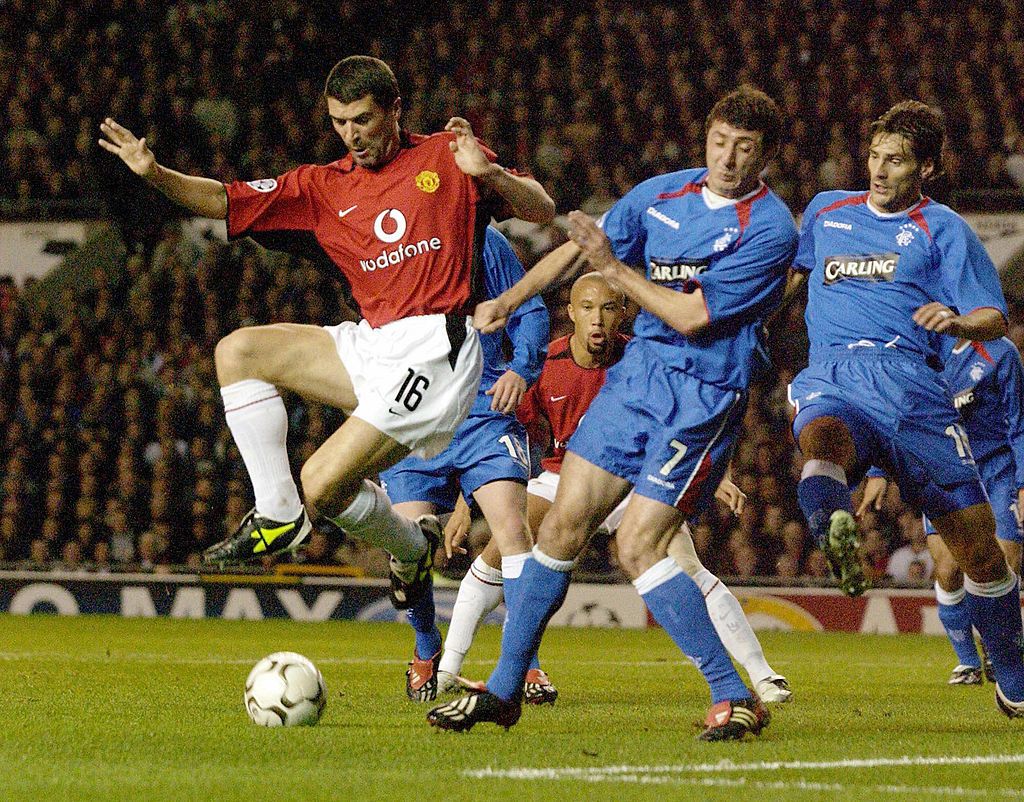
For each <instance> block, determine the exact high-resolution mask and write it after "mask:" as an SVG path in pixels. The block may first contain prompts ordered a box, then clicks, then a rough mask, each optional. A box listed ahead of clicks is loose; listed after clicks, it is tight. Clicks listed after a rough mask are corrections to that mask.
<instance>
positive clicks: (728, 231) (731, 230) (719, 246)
mask: <svg viewBox="0 0 1024 802" xmlns="http://www.w3.org/2000/svg"><path fill="white" fill-rule="evenodd" d="M739 233H740V230H739V229H738V228H736V227H735V226H727V227H726V228H724V229H722V236H720V237H719V238H718V239H716V240H715V244H714V249H715V253H721V252H722V251H724V250H725V249H726V248H728V247H729V245H731V244H732V242H733V241H734V240H735V239H736V237H737V236H738V235H739Z"/></svg>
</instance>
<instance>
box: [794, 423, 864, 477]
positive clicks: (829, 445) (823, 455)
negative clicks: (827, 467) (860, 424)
mask: <svg viewBox="0 0 1024 802" xmlns="http://www.w3.org/2000/svg"><path fill="white" fill-rule="evenodd" d="M800 450H801V451H802V452H803V454H804V456H805V457H806V458H807V459H821V460H828V461H829V462H834V463H835V464H836V465H839V466H841V467H842V468H843V469H844V470H847V471H849V470H852V468H853V466H854V464H855V463H856V461H857V449H856V447H855V446H854V443H853V437H852V435H851V434H850V430H849V429H847V428H846V424H845V423H843V422H842V421H841V420H839V418H832V417H829V416H824V417H821V418H815V419H814V420H812V421H811V422H810V423H808V424H807V425H806V426H804V428H803V429H802V430H801V431H800Z"/></svg>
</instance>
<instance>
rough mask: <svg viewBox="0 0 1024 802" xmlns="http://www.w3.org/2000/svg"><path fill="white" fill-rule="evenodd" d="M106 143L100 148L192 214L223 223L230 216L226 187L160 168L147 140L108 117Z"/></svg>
mask: <svg viewBox="0 0 1024 802" xmlns="http://www.w3.org/2000/svg"><path fill="white" fill-rule="evenodd" d="M100 131H101V132H102V133H103V136H104V137H105V138H104V139H100V140H99V145H100V147H101V148H103V149H104V150H106V151H108V152H109V153H113V154H114V155H115V156H117V157H118V158H119V159H121V161H123V162H124V163H125V164H126V165H128V169H130V170H131V171H132V172H133V173H135V175H137V176H139V177H141V178H144V179H146V181H148V182H149V183H150V184H152V185H153V186H154V187H156V188H157V189H158V190H160V191H161V192H162V193H163V194H164V195H166V196H167V197H168V198H170V199H171V200H172V201H174V202H175V203H177V204H180V205H181V206H184V207H185V208H186V209H188V210H189V211H190V212H192V213H193V214H198V215H202V216H203V217H210V218H213V219H214V220H223V219H225V218H226V217H227V214H228V195H227V191H226V190H225V189H224V185H223V184H222V183H220V181H215V180H214V179H212V178H203V177H201V176H196V175H185V174H184V173H179V172H177V171H176V170H169V169H167V168H166V167H163V166H161V165H160V164H159V163H158V162H157V160H156V157H155V156H154V155H153V151H151V150H150V149H149V145H147V144H146V138H145V137H142V139H139V138H138V137H136V136H135V134H133V133H132V132H131V131H129V130H128V129H127V128H125V127H124V126H123V125H120V124H119V123H118V122H117V121H116V120H113V119H111V118H110V117H107V118H106V119H105V120H104V121H103V122H102V123H100Z"/></svg>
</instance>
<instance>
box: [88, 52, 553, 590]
mask: <svg viewBox="0 0 1024 802" xmlns="http://www.w3.org/2000/svg"><path fill="white" fill-rule="evenodd" d="M324 94H325V98H326V102H327V109H328V113H329V115H330V118H331V123H332V125H333V126H334V129H335V131H336V132H337V133H338V135H339V136H340V137H341V139H342V140H343V141H344V143H345V146H346V147H347V148H348V151H349V153H348V155H347V156H346V157H345V158H343V159H341V160H339V161H336V162H333V163H331V164H327V165H303V166H301V167H298V168H296V169H294V170H290V171H289V172H287V173H285V174H284V175H282V176H279V177H278V178H276V179H262V180H259V181H249V182H235V183H232V184H229V185H226V186H225V185H224V184H221V183H220V182H219V181H215V180H213V179H210V178H201V177H198V176H188V175H183V174H182V173H178V172H175V171H173V170H169V169H167V168H165V167H163V166H161V165H160V164H158V163H157V162H156V159H155V157H154V155H153V153H152V152H151V151H150V149H149V147H148V146H147V145H146V140H145V138H143V139H137V138H136V137H135V136H134V135H133V134H132V133H131V132H130V131H129V130H127V129H126V128H124V127H122V126H120V125H118V124H117V123H116V122H115V121H113V120H111V119H107V120H105V121H104V123H103V124H102V125H101V126H100V128H101V131H102V132H103V134H104V137H105V139H101V140H100V144H101V146H102V147H103V148H104V149H106V150H107V151H109V152H111V153H114V154H116V155H118V156H119V157H120V158H121V159H122V160H123V161H124V162H125V164H127V165H128V167H129V168H130V169H131V170H132V171H133V172H135V173H136V174H138V175H140V176H142V177H143V178H145V179H146V180H147V181H149V182H150V183H151V184H153V186H155V187H156V188H157V189H159V190H160V191H162V192H163V193H164V194H165V195H167V196H168V197H169V198H171V199H172V200H174V201H176V202H178V203H180V204H181V205H183V206H185V207H186V208H187V209H189V210H190V211H192V212H194V213H196V214H200V215H203V216H206V217H213V218H217V219H226V220H227V225H228V234H229V235H230V236H231V237H232V238H235V237H241V236H250V237H252V238H253V239H255V240H257V241H258V242H261V243H263V244H265V245H267V246H269V247H274V248H279V249H283V250H287V251H289V252H292V253H298V254H301V255H307V256H312V257H319V258H323V257H325V256H326V257H327V258H328V259H330V260H331V261H332V262H333V263H334V265H335V266H336V267H337V268H338V270H339V273H340V274H341V276H340V277H341V278H342V279H343V280H345V281H347V282H348V283H349V284H350V285H351V288H352V295H353V297H354V298H355V301H356V303H357V304H358V305H359V307H360V311H361V313H362V315H363V318H364V319H363V320H361V321H360V322H359V323H358V324H356V323H352V322H347V323H342V324H341V325H339V326H333V327H328V328H320V327H317V326H304V325H297V324H276V325H270V326H257V327H252V328H244V329H239V330H237V331H235V332H232V333H231V334H229V335H228V336H227V337H225V338H224V339H222V340H221V341H220V342H219V343H218V344H217V350H216V365H217V378H218V380H219V381H220V384H221V394H222V395H223V397H224V405H225V410H226V417H227V421H228V426H229V427H230V429H231V432H232V435H233V436H234V438H235V443H236V444H237V445H238V448H239V451H240V452H241V454H242V458H243V460H244V461H245V465H246V468H247V470H248V471H249V475H250V478H251V479H252V482H253V488H254V491H255V496H256V505H255V507H254V508H253V510H252V511H251V512H250V514H249V515H248V516H246V518H245V520H244V521H243V522H242V524H241V526H240V527H239V528H238V531H237V532H236V533H235V534H234V535H233V536H232V537H230V538H228V539H227V540H225V541H223V542H222V543H219V544H217V545H216V546H214V547H212V548H211V549H210V550H208V552H207V554H206V555H205V558H206V560H207V561H208V562H215V563H231V562H238V561H242V560H247V559H254V558H259V557H262V556H264V555H267V554H274V553H278V552H282V551H287V550H292V549H295V548H297V547H298V546H299V545H300V544H301V543H302V542H303V541H304V540H305V538H306V537H307V534H308V532H309V530H310V521H309V517H308V515H307V514H306V511H305V509H304V508H303V506H302V503H301V501H300V499H299V495H298V492H297V489H296V486H295V482H294V480H293V478H292V476H291V472H290V469H289V465H288V455H287V450H286V442H285V440H286V436H287V429H288V427H287V416H286V413H285V408H284V403H283V402H282V400H281V398H280V395H279V388H286V389H288V390H291V391H293V392H296V393H298V394H299V395H301V396H303V397H305V398H308V399H311V400H316V401H320V402H323V403H328V404H331V405H333V406H336V407H339V408H341V409H342V410H344V411H345V412H346V413H347V414H348V415H349V417H348V419H347V420H346V421H345V423H344V424H343V425H342V426H341V427H340V428H339V429H338V430H337V431H336V432H334V433H333V434H332V435H331V436H330V437H329V438H328V440H327V441H326V442H325V443H324V444H323V445H322V446H321V447H320V448H319V449H318V450H317V451H316V453H315V454H313V456H312V457H311V458H310V459H309V460H308V461H307V462H306V463H305V465H303V467H302V477H301V478H302V486H303V490H304V492H305V498H306V502H307V504H313V505H314V506H316V507H317V508H318V509H319V510H320V511H322V512H324V513H326V514H328V515H330V516H332V519H333V520H334V521H335V522H336V523H337V524H338V525H339V526H341V527H342V528H343V529H345V530H346V531H347V532H348V533H350V534H352V535H354V536H356V537H358V538H360V539H362V540H365V541H367V542H369V543H372V544H375V545H379V546H381V547H383V548H385V549H386V550H387V551H388V552H390V553H391V555H392V601H393V602H395V604H396V606H401V607H407V606H409V605H410V604H412V603H413V602H414V601H415V599H416V597H417V595H418V594H420V593H422V591H423V590H424V588H425V586H426V577H427V575H428V570H429V565H430V563H431V561H432V557H433V546H435V545H436V541H437V539H438V537H439V529H438V527H437V523H436V520H434V519H423V521H422V522H413V521H410V520H408V519H406V518H404V517H402V516H400V515H398V514H396V513H395V512H394V510H393V509H392V508H391V504H390V503H389V501H388V499H387V496H386V495H385V494H384V493H383V491H382V490H381V489H380V488H379V487H377V486H376V485H375V484H373V483H372V482H370V481H369V480H368V479H367V478H366V477H368V476H373V475H375V474H376V473H378V472H379V471H381V470H383V469H384V468H387V467H389V466H391V465H393V464H395V463H396V462H398V461H399V460H400V459H402V458H403V457H405V456H406V455H407V454H410V453H416V454H420V455H423V456H432V455H434V454H436V453H438V452H439V451H441V450H442V449H443V448H444V447H445V446H446V445H447V444H448V442H449V441H450V440H451V438H452V434H453V433H454V431H455V430H456V428H457V427H458V426H459V424H460V423H461V422H462V420H463V419H464V418H465V417H466V414H467V413H468V412H469V409H470V407H471V405H472V403H473V399H474V396H475V393H476V388H477V384H478V383H479V380H480V370H481V367H480V366H481V357H480V345H479V341H478V338H477V335H476V332H475V330H474V329H473V328H472V326H471V325H470V324H469V321H468V318H467V313H468V312H469V311H470V309H471V304H472V303H473V302H474V300H475V298H474V293H475V288H476V287H478V286H480V284H479V282H480V276H479V275H478V274H479V271H480V269H481V264H482V260H481V250H482V247H483V242H484V233H485V229H486V226H487V223H488V221H489V220H490V218H491V216H492V215H497V216H510V215H518V216H520V217H523V218H525V219H528V220H534V221H540V222H544V221H547V220H549V219H550V218H551V216H552V215H553V213H554V204H553V202H552V201H551V199H550V198H549V197H548V196H547V194H546V193H545V192H544V189H543V188H542V187H541V186H540V184H538V183H537V182H536V181H534V180H533V179H532V178H529V177H528V176H522V175H518V174H516V173H514V172H512V171H509V170H505V169H503V168H501V167H500V166H498V165H497V164H496V163H495V162H496V157H495V155H494V154H493V153H491V152H490V151H488V150H487V149H485V148H484V147H482V146H481V145H480V144H479V143H478V142H477V141H476V139H475V138H474V137H473V132H472V130H471V129H470V126H469V124H468V123H467V122H466V121H465V120H463V119H461V118H458V117H455V118H452V119H451V120H450V121H449V122H448V124H447V126H446V132H444V133H439V134H434V135H432V136H420V135H416V134H410V133H408V132H406V131H404V130H403V129H402V128H401V112H402V105H401V99H400V98H399V96H398V86H397V83H396V82H395V77H394V75H393V73H392V72H391V69H390V68H389V67H388V66H387V64H385V63H384V62H383V61H380V60H379V59H375V58H371V57H369V56H351V57H349V58H346V59H344V60H342V61H341V62H339V63H338V64H337V65H336V66H335V67H334V69H333V70H332V71H331V74H330V76H329V77H328V80H327V85H326V88H325V93H324Z"/></svg>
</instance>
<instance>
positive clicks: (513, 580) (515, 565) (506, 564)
mask: <svg viewBox="0 0 1024 802" xmlns="http://www.w3.org/2000/svg"><path fill="white" fill-rule="evenodd" d="M529 558H530V552H528V551H527V552H523V553H522V554H513V555H511V556H509V557H502V558H501V572H502V575H503V576H504V578H505V606H506V608H507V607H508V606H509V601H508V600H509V599H510V598H511V599H515V600H516V601H518V599H517V594H518V593H519V589H520V584H519V580H520V578H521V577H522V573H523V566H524V565H526V561H527V560H528V559H529ZM505 626H508V620H507V619H506V621H505ZM530 668H540V658H539V657H538V656H537V652H534V653H533V657H531V658H530Z"/></svg>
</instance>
